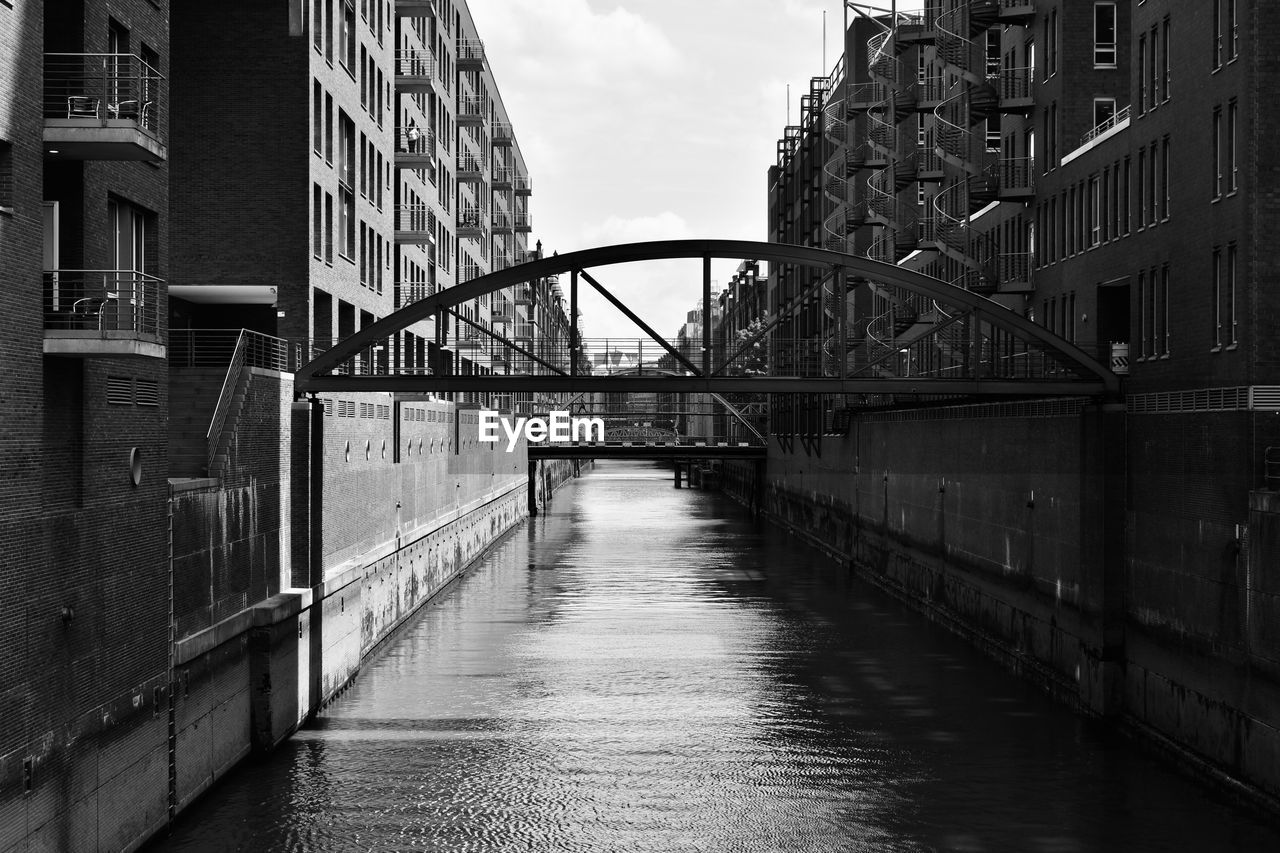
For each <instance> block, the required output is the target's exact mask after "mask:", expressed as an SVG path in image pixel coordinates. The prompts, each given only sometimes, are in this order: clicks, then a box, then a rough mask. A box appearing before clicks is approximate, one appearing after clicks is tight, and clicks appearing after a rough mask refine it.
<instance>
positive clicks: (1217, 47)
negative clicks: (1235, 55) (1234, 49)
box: [1213, 0, 1230, 68]
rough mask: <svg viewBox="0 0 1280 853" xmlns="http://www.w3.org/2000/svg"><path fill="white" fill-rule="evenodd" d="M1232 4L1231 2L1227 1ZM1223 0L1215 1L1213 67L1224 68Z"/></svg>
mask: <svg viewBox="0 0 1280 853" xmlns="http://www.w3.org/2000/svg"><path fill="white" fill-rule="evenodd" d="M1227 2H1230V0H1227ZM1222 48H1223V44H1222V0H1213V67H1214V68H1221V67H1222Z"/></svg>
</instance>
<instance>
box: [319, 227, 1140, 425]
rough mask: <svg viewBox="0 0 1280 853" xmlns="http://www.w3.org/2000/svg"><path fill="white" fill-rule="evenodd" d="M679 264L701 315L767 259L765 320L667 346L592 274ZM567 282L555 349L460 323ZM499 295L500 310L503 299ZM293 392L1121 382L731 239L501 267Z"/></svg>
mask: <svg viewBox="0 0 1280 853" xmlns="http://www.w3.org/2000/svg"><path fill="white" fill-rule="evenodd" d="M671 259H695V260H700V261H701V262H702V277H701V298H702V303H701V304H703V305H712V304H713V303H712V299H713V297H714V296H715V294H713V293H712V278H711V268H712V261H713V259H732V260H738V261H741V260H743V259H750V260H753V261H757V262H766V263H768V264H769V265H770V266H769V269H770V286H771V287H775V288H776V293H774V294H772V297H773V298H772V300H771V302H772V304H770V305H769V306H768V312H767V313H764V312H762V313H761V315H760V316H758V317H755V318H752V322H750V323H739V325H738V327H737V328H735V329H731V331H732V332H733V334H732V336H729V335H726V334H723V333H721V334H717V333H715V332H714V331H713V329H712V324H711V323H702V324H701V329H700V332H699V334H700V336H701V337H700V339H695V340H688V339H683V338H678V339H676V340H669V339H667V338H665V337H663V336H661V335H659V334H658V333H657V332H655V331H654V330H653V329H652V328H651V327H650V326H649V325H648V323H646V322H645V321H644V320H643V319H642V318H641V316H640V312H639V310H638V308H639V307H641V306H643V305H644V304H645V300H646V294H645V293H644V292H640V293H636V294H634V295H630V296H629V297H628V301H626V302H624V301H623V299H622V298H620V297H619V296H618V295H615V294H614V293H613V291H611V290H610V289H608V288H607V287H606V286H605V284H604V283H602V281H601V279H602V278H605V276H604V275H603V274H601V273H600V272H599V270H598V268H601V267H609V266H614V265H618V264H631V263H642V262H654V261H666V260H671ZM565 276H567V277H568V294H567V300H566V301H567V305H566V306H565V307H566V315H567V316H566V319H565V322H566V324H567V328H565V329H563V330H562V334H560V335H559V336H558V337H546V336H544V337H543V338H542V339H540V340H534V339H533V338H531V337H530V336H528V335H526V334H523V333H521V330H519V328H518V325H519V323H518V319H517V320H516V321H513V322H511V323H504V322H493V323H489V322H486V321H481V320H476V319H473V318H471V317H469V316H467V312H466V311H464V310H462V308H463V306H465V305H466V304H468V303H472V302H473V301H475V300H477V299H481V298H494V299H497V300H501V301H502V302H503V304H504V305H505V304H507V301H508V299H509V300H510V303H511V304H518V303H520V299H519V298H518V297H519V294H520V293H521V290H520V288H522V287H526V286H528V285H530V283H537V282H544V283H545V282H547V281H555V282H556V284H557V287H558V288H559V289H560V292H563V288H562V287H561V286H560V281H561V279H562V277H565ZM584 286H585V287H590V288H591V289H592V290H594V291H596V292H598V293H599V294H600V295H601V296H603V297H604V299H606V300H607V301H608V302H609V303H610V304H612V305H613V306H615V307H616V308H617V309H618V310H619V311H621V312H622V313H623V314H624V315H626V316H627V317H628V318H629V319H630V320H632V321H633V322H634V323H635V325H636V326H637V328H638V329H639V331H640V332H641V333H642V334H641V335H640V336H639V337H638V338H637V339H635V340H633V341H628V342H627V344H626V346H627V348H628V353H630V352H632V351H633V350H632V348H634V351H635V352H636V355H635V356H630V355H629V356H628V357H627V358H626V359H622V358H620V357H619V358H615V356H617V355H618V353H619V352H620V351H621V350H620V349H619V346H620V342H618V341H617V340H616V339H615V340H613V341H611V342H605V343H604V345H603V346H604V351H603V353H601V352H600V346H601V343H600V342H599V341H596V340H592V339H588V338H585V337H584V336H583V335H582V334H581V330H580V329H579V323H578V316H579V312H578V297H579V291H580V289H582V288H583V287H584ZM762 286H763V285H762ZM696 292H697V291H694V292H693V293H691V294H690V295H691V297H693V296H694V293H696ZM503 293H505V294H506V295H507V298H504V297H501V296H495V295H496V294H503ZM512 294H515V296H512ZM694 301H695V300H694V298H691V299H690V304H693V302H694ZM495 316H496V315H495ZM429 320H434V321H435V322H434V327H433V328H434V332H433V333H434V335H435V343H434V345H433V346H432V347H431V353H432V357H431V364H430V365H429V366H422V365H413V366H407V365H406V364H404V363H403V362H401V363H400V364H396V363H395V362H396V361H397V359H395V358H388V357H387V356H386V355H385V353H386V352H388V351H394V346H393V344H394V342H395V340H396V337H397V336H398V335H399V334H401V333H402V332H404V331H406V330H408V329H410V327H414V326H415V324H420V323H423V321H429ZM419 328H420V327H419ZM646 348H647V353H648V355H647V359H648V360H646V355H645V352H646ZM379 353H383V354H382V355H379ZM295 383H296V388H297V390H298V391H299V392H300V393H318V392H332V391H346V392H363V391H381V392H388V391H389V392H403V393H427V392H431V393H475V394H499V395H502V394H530V395H551V396H549V397H546V399H558V400H566V399H570V398H576V399H579V400H581V399H584V398H585V399H596V400H601V399H611V397H610V395H619V394H625V395H632V396H634V395H652V399H653V402H654V403H655V404H658V408H660V407H661V403H662V401H663V400H667V399H670V398H669V397H668V396H667V395H714V396H715V397H716V398H718V399H720V400H723V401H729V402H730V404H731V406H732V403H733V402H735V401H736V402H737V403H739V404H741V405H748V404H752V403H753V401H759V400H761V399H767V397H762V396H761V395H797V394H813V395H853V399H855V400H859V399H861V400H865V399H870V398H875V399H884V395H913V397H912V398H913V399H933V398H935V395H937V396H936V398H937V399H944V398H945V399H953V400H954V399H956V398H991V397H1003V398H1011V397H1018V398H1027V397H1046V396H1092V397H1114V396H1115V395H1117V394H1118V392H1119V380H1118V379H1117V377H1116V376H1115V375H1114V374H1113V373H1112V372H1111V371H1110V370H1108V369H1107V368H1106V367H1105V366H1104V365H1103V364H1101V363H1100V362H1099V361H1097V360H1096V359H1095V358H1093V357H1092V356H1091V355H1089V354H1088V353H1086V352H1084V351H1083V350H1081V349H1080V348H1078V347H1076V346H1075V345H1073V344H1071V343H1069V342H1068V341H1066V340H1063V339H1062V338H1060V337H1059V336H1057V335H1055V334H1053V333H1052V332H1050V331H1048V330H1047V329H1045V328H1044V327H1043V326H1040V325H1037V324H1036V323H1034V322H1032V321H1031V320H1029V319H1027V318H1025V317H1023V316H1021V315H1019V314H1017V313H1015V312H1013V311H1010V310H1008V309H1007V308H1005V307H1003V306H1002V305H1000V304H998V303H997V302H995V301H993V300H991V299H989V298H987V297H985V296H982V295H980V294H978V293H974V292H972V291H968V290H964V289H962V288H958V287H955V286H953V285H950V284H947V283H945V282H942V281H939V280H937V279H934V278H931V277H929V276H926V275H923V274H921V273H918V272H915V271H912V270H907V269H903V268H900V267H897V266H894V265H892V264H885V263H880V262H877V261H871V260H868V259H866V258H863V257H858V256H855V255H848V254H842V253H837V252H830V251H826V250H823V249H818V248H812V247H806V246H793V245H786V244H778V243H762V242H752V241H738V240H678V241H658V242H648V243H631V244H623V245H615V246H606V247H601V248H594V249H587V250H583V251H579V252H572V253H567V254H564V255H556V256H551V257H543V258H539V259H536V260H533V261H530V262H528V263H524V264H519V265H516V266H511V267H508V268H506V269H502V270H498V271H496V272H492V273H489V274H486V275H483V276H480V277H478V278H474V279H471V280H469V281H465V282H463V283H461V284H458V285H456V286H454V287H449V288H447V289H444V290H441V291H439V292H436V293H434V294H431V295H429V296H427V297H426V298H424V299H420V300H418V301H415V302H412V303H410V304H408V305H405V306H404V307H403V308H401V309H399V310H398V311H396V312H395V313H393V314H391V315H389V316H387V317H385V318H383V319H381V320H378V321H377V322H374V323H372V324H371V325H369V326H367V327H365V328H363V329H361V330H360V331H359V332H357V333H355V334H353V335H351V336H349V337H347V338H346V339H344V340H342V341H340V342H339V343H337V344H336V345H335V346H333V347H332V348H331V349H328V350H327V351H324V352H322V353H320V354H318V355H316V356H315V358H314V359H313V360H312V361H311V362H310V363H308V364H306V365H304V366H303V367H302V368H301V369H300V370H299V371H298V373H297V374H296V376H295ZM845 399H849V397H846V398H845Z"/></svg>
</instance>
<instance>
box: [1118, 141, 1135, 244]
mask: <svg viewBox="0 0 1280 853" xmlns="http://www.w3.org/2000/svg"><path fill="white" fill-rule="evenodd" d="M1131 173H1132V169H1131V168H1130V160H1129V158H1128V157H1126V158H1124V180H1123V181H1122V182H1121V184H1120V193H1121V195H1122V196H1123V201H1122V202H1121V204H1120V212H1121V216H1122V219H1121V221H1120V224H1121V226H1122V227H1123V229H1124V235H1125V236H1126V237H1127V236H1129V233H1130V231H1131V226H1130V222H1131V220H1132V217H1133V213H1132V208H1131V207H1130V206H1129V187H1130V186H1132V182H1133V175H1132V174H1131Z"/></svg>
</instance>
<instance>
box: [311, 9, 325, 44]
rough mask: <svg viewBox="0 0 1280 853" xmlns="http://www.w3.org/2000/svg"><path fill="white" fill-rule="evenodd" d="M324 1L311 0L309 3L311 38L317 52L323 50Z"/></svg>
mask: <svg viewBox="0 0 1280 853" xmlns="http://www.w3.org/2000/svg"><path fill="white" fill-rule="evenodd" d="M324 2H325V0H312V3H311V38H312V39H313V41H314V43H315V46H316V51H317V52H322V51H323V50H324Z"/></svg>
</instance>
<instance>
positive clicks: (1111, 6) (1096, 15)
mask: <svg viewBox="0 0 1280 853" xmlns="http://www.w3.org/2000/svg"><path fill="white" fill-rule="evenodd" d="M1093 66H1094V67H1095V68H1115V67H1116V4H1115V3H1094V4H1093Z"/></svg>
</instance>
